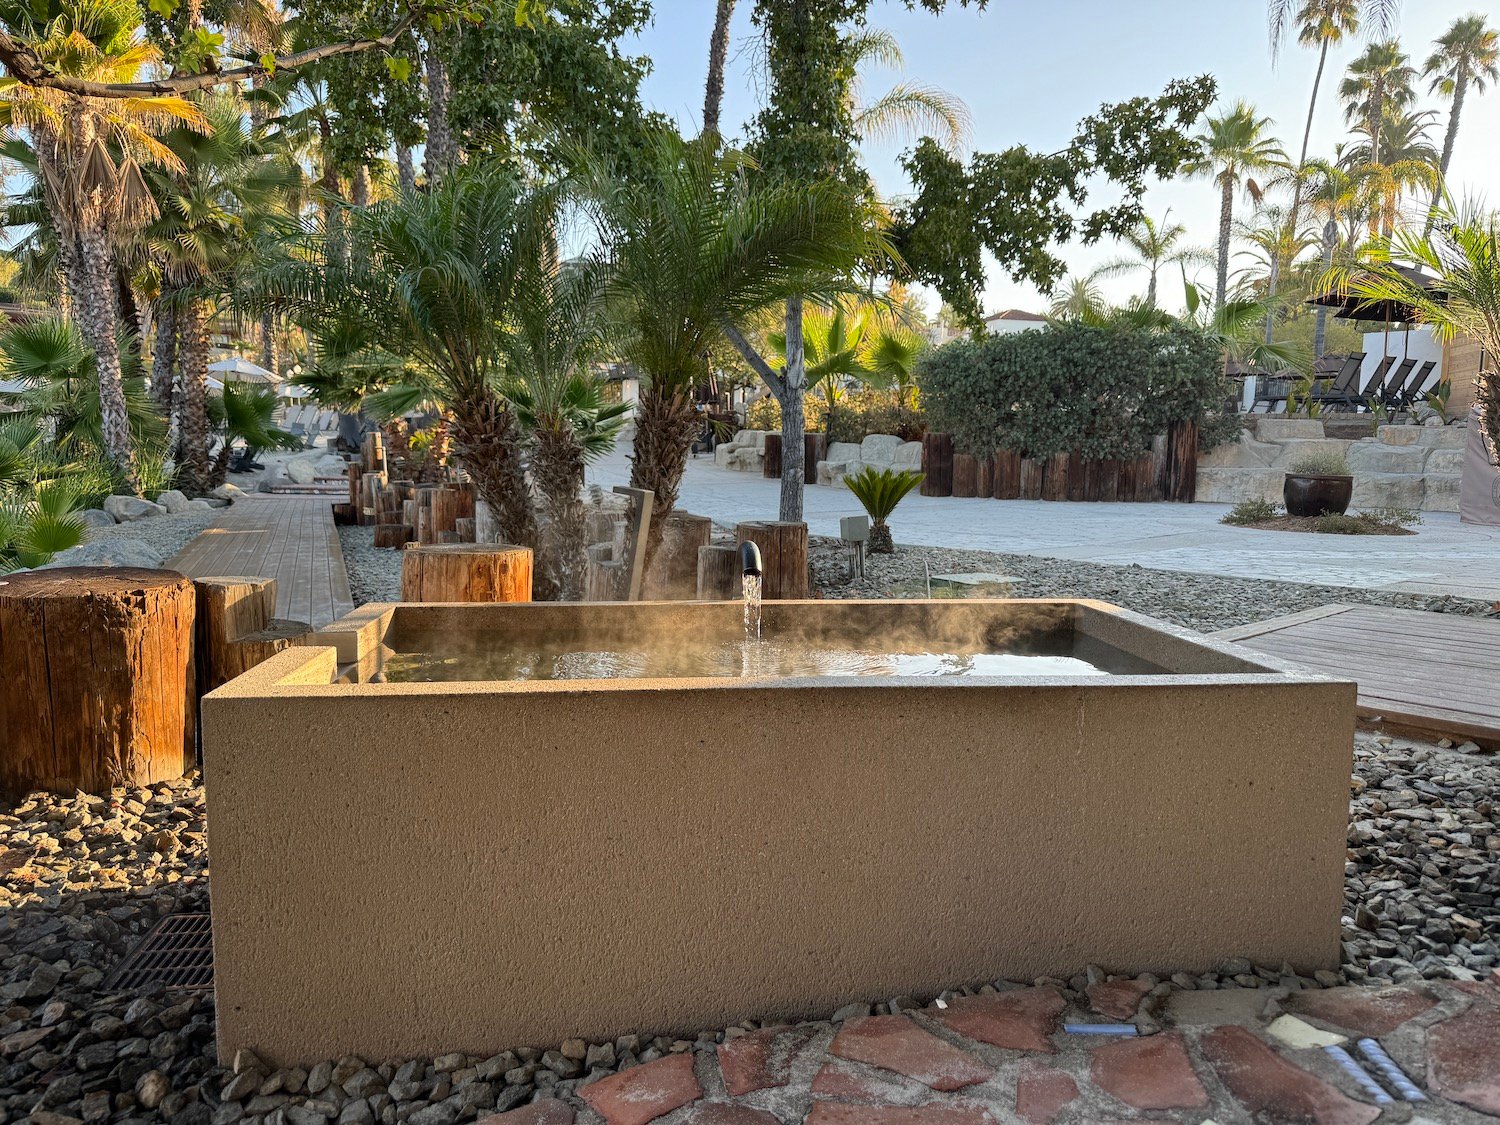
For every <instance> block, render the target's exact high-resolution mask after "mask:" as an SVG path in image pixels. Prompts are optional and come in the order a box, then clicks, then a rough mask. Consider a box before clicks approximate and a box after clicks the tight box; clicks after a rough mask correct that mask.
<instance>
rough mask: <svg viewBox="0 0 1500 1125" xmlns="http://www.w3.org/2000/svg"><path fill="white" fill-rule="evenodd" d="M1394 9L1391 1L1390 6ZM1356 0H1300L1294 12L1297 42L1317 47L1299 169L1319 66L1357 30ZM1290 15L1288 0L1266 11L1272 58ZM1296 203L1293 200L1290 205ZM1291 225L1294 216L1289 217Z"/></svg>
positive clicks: (1308, 135) (1300, 163)
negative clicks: (1329, 53)
mask: <svg viewBox="0 0 1500 1125" xmlns="http://www.w3.org/2000/svg"><path fill="white" fill-rule="evenodd" d="M1391 7H1392V8H1394V4H1393V5H1391ZM1360 8H1361V2H1360V0H1304V2H1303V4H1302V7H1301V8H1300V9H1298V11H1297V18H1296V22H1297V42H1298V43H1300V44H1302V46H1304V47H1316V48H1317V49H1318V69H1317V71H1316V72H1315V73H1314V74H1313V86H1312V96H1311V97H1309V98H1308V99H1307V124H1306V125H1305V126H1303V129H1302V151H1301V154H1300V155H1299V156H1298V157H1297V167H1298V169H1300V168H1301V167H1302V166H1303V165H1304V164H1306V163H1307V144H1308V141H1309V139H1310V138H1311V137H1312V123H1313V113H1314V111H1315V110H1316V109H1317V106H1318V89H1319V87H1321V86H1322V84H1323V68H1324V66H1325V65H1326V64H1327V62H1328V49H1329V48H1330V47H1333V46H1336V45H1337V44H1339V43H1342V42H1343V41H1344V39H1345V37H1347V36H1350V35H1353V34H1354V33H1355V32H1356V31H1358V30H1359V20H1360ZM1291 14H1292V0H1272V3H1271V10H1270V23H1271V58H1272V61H1275V59H1276V56H1277V55H1278V54H1279V53H1280V51H1281V44H1282V40H1283V39H1285V37H1286V32H1287V26H1288V24H1289V23H1290V20H1291ZM1295 206H1296V202H1295V201H1294V202H1293V207H1295ZM1293 222H1294V224H1295V219H1294V220H1293Z"/></svg>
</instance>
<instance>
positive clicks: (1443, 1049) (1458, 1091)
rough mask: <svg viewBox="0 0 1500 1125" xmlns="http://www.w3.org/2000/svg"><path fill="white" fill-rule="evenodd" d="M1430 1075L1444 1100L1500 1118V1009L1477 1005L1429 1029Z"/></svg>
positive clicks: (1428, 1072)
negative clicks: (1459, 1103) (1460, 1103)
mask: <svg viewBox="0 0 1500 1125" xmlns="http://www.w3.org/2000/svg"><path fill="white" fill-rule="evenodd" d="M1427 1075H1428V1082H1429V1084H1430V1085H1431V1087H1432V1089H1433V1090H1435V1091H1436V1092H1437V1093H1439V1094H1441V1095H1442V1096H1443V1097H1445V1098H1449V1099H1451V1100H1452V1101H1455V1102H1462V1103H1463V1104H1464V1105H1467V1106H1472V1107H1473V1108H1475V1109H1477V1110H1480V1111H1481V1112H1483V1113H1492V1114H1495V1115H1496V1116H1497V1117H1500V1007H1496V1006H1494V1005H1492V1004H1475V1005H1474V1006H1473V1007H1471V1008H1470V1009H1469V1010H1468V1011H1467V1012H1464V1013H1463V1014H1462V1015H1457V1016H1454V1017H1453V1018H1452V1019H1446V1020H1444V1021H1443V1022H1442V1023H1440V1024H1437V1025H1436V1026H1434V1027H1430V1028H1428V1029H1427Z"/></svg>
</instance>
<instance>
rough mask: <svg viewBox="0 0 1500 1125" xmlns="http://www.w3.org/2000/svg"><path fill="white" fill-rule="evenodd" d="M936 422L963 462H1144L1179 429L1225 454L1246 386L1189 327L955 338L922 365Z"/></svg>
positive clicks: (1056, 329) (1063, 327) (1064, 328)
mask: <svg viewBox="0 0 1500 1125" xmlns="http://www.w3.org/2000/svg"><path fill="white" fill-rule="evenodd" d="M917 381H918V384H919V386H920V387H921V392H922V405H923V407H924V408H925V410H926V414H927V424H928V426H929V427H930V428H931V429H932V430H934V431H936V432H940V433H941V432H947V433H951V434H952V435H953V441H954V446H955V448H957V449H958V450H959V451H960V452H962V453H970V454H975V455H977V456H980V457H987V456H989V455H990V454H991V453H993V452H994V451H995V450H997V449H1004V450H1009V451H1012V452H1017V453H1021V454H1023V455H1025V456H1028V457H1047V456H1050V455H1051V454H1054V453H1070V452H1073V451H1074V450H1077V451H1078V452H1079V453H1081V454H1082V455H1083V457H1084V458H1085V459H1086V460H1090V461H1099V460H1107V459H1110V458H1116V457H1118V458H1132V457H1138V456H1140V455H1141V454H1143V453H1145V452H1147V451H1148V450H1149V449H1150V448H1151V440H1152V438H1154V437H1156V436H1157V435H1158V434H1162V433H1165V432H1166V430H1167V428H1168V426H1170V425H1171V424H1172V423H1173V422H1182V421H1193V422H1197V423H1198V424H1199V425H1200V426H1201V427H1203V429H1204V432H1205V433H1207V434H1209V435H1213V436H1211V437H1210V440H1209V443H1208V444H1216V443H1217V440H1222V435H1223V434H1225V433H1227V432H1230V430H1229V429H1227V428H1226V427H1224V426H1221V425H1218V420H1219V418H1221V417H1222V411H1223V408H1224V404H1225V402H1226V400H1228V399H1231V398H1232V397H1233V396H1234V393H1235V387H1234V385H1233V384H1232V383H1231V381H1230V380H1228V379H1226V378H1225V376H1224V356H1223V351H1222V345H1221V344H1220V343H1219V342H1218V341H1217V340H1215V339H1214V338H1213V337H1210V336H1208V335H1205V334H1204V333H1202V332H1199V331H1196V330H1194V329H1191V328H1186V327H1181V326H1178V327H1173V328H1169V329H1165V330H1162V331H1157V332H1132V331H1125V330H1121V329H1116V328H1095V327H1090V326H1087V325H1081V324H1068V323H1061V324H1055V325H1051V326H1049V327H1048V328H1046V329H1044V330H1042V331H1032V332H1018V333H1013V334H1010V335H1002V336H986V337H985V338H984V339H982V340H977V341H975V340H955V341H954V342H952V343H950V344H945V345H944V346H943V347H941V348H938V349H937V350H936V351H933V352H929V353H927V355H926V356H924V357H923V358H922V359H921V360H919V361H918V368H917Z"/></svg>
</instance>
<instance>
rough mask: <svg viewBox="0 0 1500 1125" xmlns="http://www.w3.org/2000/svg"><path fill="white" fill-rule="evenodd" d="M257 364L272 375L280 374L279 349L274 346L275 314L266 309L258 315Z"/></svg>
mask: <svg viewBox="0 0 1500 1125" xmlns="http://www.w3.org/2000/svg"><path fill="white" fill-rule="evenodd" d="M257 362H259V364H260V365H261V366H262V367H264V368H265V369H266V370H267V371H269V372H270V373H271V374H272V375H276V376H280V374H281V349H280V348H279V347H278V346H277V344H276V314H275V312H273V311H272V310H271V309H269V308H268V309H266V310H265V311H263V312H262V313H261V314H260V357H259V359H258V361H257Z"/></svg>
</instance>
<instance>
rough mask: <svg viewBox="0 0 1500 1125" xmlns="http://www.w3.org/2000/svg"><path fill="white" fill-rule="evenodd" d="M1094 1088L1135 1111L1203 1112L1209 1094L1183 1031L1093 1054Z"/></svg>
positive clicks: (1129, 1041) (1107, 1047)
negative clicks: (1192, 1058) (1173, 1110)
mask: <svg viewBox="0 0 1500 1125" xmlns="http://www.w3.org/2000/svg"><path fill="white" fill-rule="evenodd" d="M1089 1073H1090V1075H1091V1076H1092V1077H1093V1079H1094V1084H1095V1085H1097V1086H1098V1087H1099V1088H1100V1089H1101V1090H1103V1091H1105V1092H1106V1093H1109V1094H1113V1095H1114V1096H1115V1097H1117V1098H1119V1099H1120V1100H1121V1101H1122V1102H1124V1103H1125V1104H1126V1105H1133V1106H1135V1108H1136V1109H1204V1108H1206V1107H1207V1106H1208V1093H1207V1091H1205V1090H1204V1089H1203V1083H1202V1082H1200V1081H1198V1075H1197V1074H1196V1073H1194V1071H1193V1064H1192V1061H1191V1060H1190V1059H1189V1058H1188V1053H1187V1044H1186V1042H1185V1041H1184V1040H1183V1037H1182V1033H1181V1032H1180V1031H1167V1032H1163V1033H1162V1034H1161V1035H1150V1036H1146V1037H1145V1038H1141V1039H1122V1040H1120V1041H1119V1042H1117V1043H1108V1044H1105V1045H1104V1046H1102V1047H1100V1048H1099V1049H1098V1050H1096V1051H1095V1052H1094V1057H1093V1060H1092V1062H1091V1063H1090V1064H1089Z"/></svg>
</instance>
